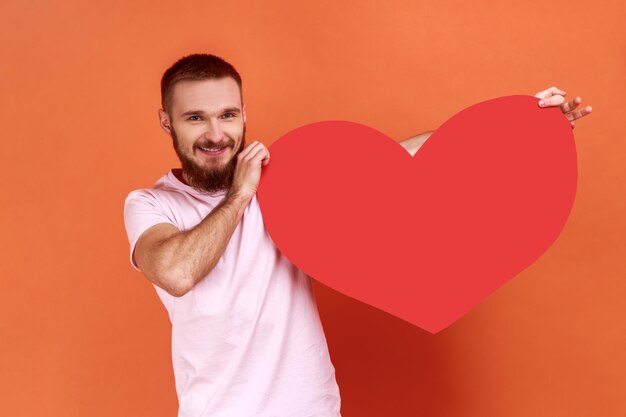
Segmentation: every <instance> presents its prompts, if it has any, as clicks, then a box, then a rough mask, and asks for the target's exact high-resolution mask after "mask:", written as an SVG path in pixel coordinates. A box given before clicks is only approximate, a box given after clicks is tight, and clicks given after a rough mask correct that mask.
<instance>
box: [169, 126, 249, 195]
mask: <svg viewBox="0 0 626 417" xmlns="http://www.w3.org/2000/svg"><path fill="white" fill-rule="evenodd" d="M171 131H172V138H173V144H174V150H175V151H176V155H178V159H179V160H180V163H181V165H182V169H183V173H184V176H183V177H184V178H185V179H186V181H187V183H188V185H189V186H191V187H193V188H195V189H197V190H201V191H208V192H210V193H214V192H217V191H222V190H227V189H230V187H231V185H232V183H233V177H234V175H235V168H236V167H237V155H239V153H240V152H241V151H243V148H245V146H246V125H245V124H244V125H243V133H242V135H241V143H240V145H239V149H237V151H236V152H235V153H234V154H233V156H232V157H231V158H230V160H229V161H228V162H227V163H226V165H224V166H223V167H214V168H209V167H206V166H200V165H198V164H197V163H196V162H195V161H194V160H192V159H190V158H188V157H187V155H185V153H184V152H183V150H182V149H180V143H179V141H178V136H177V135H176V131H175V130H174V128H173V127H172V128H171ZM195 146H196V145H195V144H194V148H193V150H195V149H196V148H195ZM213 146H214V145H213ZM218 146H219V144H218ZM228 146H235V145H231V144H228Z"/></svg>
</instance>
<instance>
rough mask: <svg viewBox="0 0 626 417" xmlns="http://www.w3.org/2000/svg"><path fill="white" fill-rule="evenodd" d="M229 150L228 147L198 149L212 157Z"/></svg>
mask: <svg viewBox="0 0 626 417" xmlns="http://www.w3.org/2000/svg"><path fill="white" fill-rule="evenodd" d="M227 148H228V146H221V147H205V146H198V149H200V151H201V152H202V153H203V154H205V155H211V156H216V155H221V154H223V153H224V152H225V151H226V149H227Z"/></svg>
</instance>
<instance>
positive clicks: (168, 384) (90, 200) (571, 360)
mask: <svg viewBox="0 0 626 417" xmlns="http://www.w3.org/2000/svg"><path fill="white" fill-rule="evenodd" d="M0 15H1V16H2V18H3V19H2V29H0V30H1V31H2V36H1V39H0V48H1V50H0V51H1V53H2V56H1V62H0V71H1V73H0V75H1V77H0V91H1V98H2V104H1V105H2V111H1V115H0V117H2V132H3V137H4V140H3V144H2V152H1V156H0V158H1V160H0V162H1V163H0V167H1V169H2V179H3V180H2V193H1V194H0V199H1V200H0V203H1V205H0V206H1V207H2V209H1V210H2V211H1V213H2V216H0V227H1V231H2V241H1V242H2V248H1V249H2V250H1V255H0V256H1V258H0V261H1V265H2V277H3V281H2V282H3V284H4V285H3V287H4V288H3V291H2V292H0V393H1V394H0V395H1V398H0V415H3V416H13V417H17V416H64V417H67V416H93V417H96V416H174V415H176V410H177V401H176V394H175V389H174V380H173V373H172V369H171V357H170V345H169V337H170V323H169V321H168V318H167V315H166V312H165V309H164V308H163V306H162V305H161V303H160V301H159V300H158V298H157V296H156V294H155V292H154V290H153V289H152V287H151V285H150V284H149V282H148V281H147V280H146V279H145V278H144V277H143V276H142V275H141V274H140V273H138V272H134V271H133V270H132V268H131V266H130V264H129V261H128V242H127V240H126V234H125V231H124V226H123V220H122V209H123V200H124V198H125V196H126V195H127V193H128V192H129V191H130V190H132V189H136V188H141V187H145V186H150V185H152V184H153V183H154V181H155V180H156V179H157V178H158V177H160V176H161V175H162V174H164V173H165V172H166V171H167V170H168V169H169V168H171V167H173V166H176V164H177V160H176V156H175V154H174V152H173V149H172V147H171V143H170V141H169V138H168V137H167V136H166V135H165V134H164V133H163V132H162V131H161V130H160V129H159V127H158V122H157V108H158V107H159V80H160V77H161V74H162V73H163V71H164V70H165V69H166V68H167V67H168V66H169V65H170V64H172V63H173V62H174V61H175V60H176V59H178V58H179V57H181V56H183V55H185V54H189V53H193V52H209V53H214V54H217V55H220V56H223V57H224V58H225V59H227V60H228V61H230V62H232V63H233V64H234V65H235V67H236V68H237V69H238V70H239V71H240V73H241V74H242V76H243V79H244V97H245V103H246V109H247V114H248V138H249V140H255V139H260V140H262V141H263V142H264V143H265V144H266V145H268V146H269V145H270V144H271V143H272V142H273V141H274V140H276V139H277V138H278V137H280V136H281V135H282V134H283V133H285V132H287V131H289V130H291V129H293V128H295V127H297V126H299V125H302V124H305V123H310V122H313V121H318V120H324V119H346V120H353V121H358V122H361V123H365V124H368V125H370V126H372V127H374V128H376V129H378V130H381V131H383V132H385V133H387V134H388V135H389V136H391V137H393V138H396V139H397V140H402V139H405V138H407V137H409V136H412V135H414V134H417V133H419V132H422V131H425V130H431V129H436V128H437V127H438V126H439V125H440V124H442V123H443V122H444V121H445V120H446V119H447V118H448V117H450V116H451V115H453V114H454V113H456V112H457V111H459V110H461V109H463V108H465V107H467V106H469V105H471V104H473V103H476V102H479V101H483V100H486V99H489V98H493V97H498V96H503V95H509V94H531V95H532V94H534V93H536V92H538V91H540V90H543V89H544V88H547V87H549V86H551V85H556V86H558V87H560V88H562V89H565V90H566V91H567V92H568V93H569V95H568V98H573V96H574V95H576V94H578V95H580V96H582V98H583V103H582V105H587V104H591V105H592V106H593V108H594V112H593V113H592V114H591V115H590V116H587V117H586V118H585V119H583V120H580V121H579V122H578V125H577V127H576V129H575V131H574V132H575V136H576V142H577V146H578V157H579V188H578V194H577V198H576V202H575V205H574V208H573V211H572V214H571V217H570V219H569V220H568V223H567V225H566V227H565V229H564V230H563V233H562V235H561V236H560V238H559V239H558V240H557V241H556V242H555V244H554V245H553V246H552V247H551V248H550V249H549V250H548V251H547V252H546V254H545V255H544V256H543V257H542V258H541V259H539V260H538V261H537V262H536V263H535V264H534V265H532V266H531V267H529V268H528V269H527V270H525V271H524V272H523V273H521V274H520V275H519V276H518V277H516V278H515V279H513V280H512V281H510V282H509V283H508V284H507V285H505V286H504V287H502V288H501V289H499V290H497V291H496V292H495V293H494V294H492V295H491V296H490V297H489V298H488V299H486V300H484V301H483V302H482V303H481V304H480V305H479V306H478V307H477V308H476V309H474V310H473V311H472V312H471V313H470V314H468V315H467V316H466V317H464V318H463V319H461V320H460V321H459V322H457V323H456V324H454V325H453V326H451V327H450V328H448V329H446V330H445V331H443V332H442V333H440V334H437V335H434V336H433V335H430V334H428V333H426V332H424V331H422V330H419V329H417V328H414V327H412V326H411V325H409V324H407V323H405V322H402V321H400V320H398V319H395V318H393V317H391V316H389V315H387V314H385V313H382V312H380V311H377V310H375V309H373V308H371V307H368V306H365V305H362V304H360V303H358V302H356V301H354V300H352V299H349V298H347V297H344V296H342V295H340V294H337V293H335V292H334V291H332V290H330V289H328V288H326V287H324V286H321V285H316V286H315V289H316V293H317V297H318V301H319V306H320V310H321V315H322V319H323V323H324V326H325V330H326V334H327V338H328V342H329V346H330V350H331V357H332V359H333V363H334V365H335V367H336V369H337V380H338V383H339V386H340V390H341V394H342V411H343V415H344V417H352V416H360V417H364V416H415V415H420V416H434V417H439V416H476V417H486V416H551V417H554V416H568V417H571V416H590V415H598V416H609V415H610V416H615V415H623V413H624V410H626V381H625V379H626V359H625V355H626V324H624V323H625V322H626V302H625V301H624V300H625V299H626V279H625V278H626V262H625V258H626V257H625V256H624V255H625V253H626V237H625V236H626V220H625V216H624V214H625V212H626V193H625V192H624V184H625V180H624V179H625V178H626V177H625V174H626V164H624V162H623V161H624V160H626V145H625V143H624V130H625V129H624V128H625V126H624V105H623V98H624V97H625V96H626V91H625V90H626V85H625V84H626V83H625V75H626V41H625V40H626V34H625V32H626V30H625V29H624V26H623V22H624V21H625V20H626V6H624V3H623V2H621V1H618V0H613V1H609V0H600V1H594V2H586V1H581V0H576V1H565V0H558V1H552V2H549V1H537V0H531V1H530V2H515V3H511V4H508V5H505V4H504V3H502V2H499V1H495V0H493V1H474V2H471V3H470V2H466V3H464V4H461V2H445V1H437V2H435V1H430V2H424V1H399V0H396V1H394V0H390V1H386V2H384V3H383V2H368V3H365V2H357V1H345V2H334V1H328V0H322V1H317V2H315V3H314V4H311V5H296V4H294V2H288V1H274V2H252V1H248V2H207V1H195V0H192V1H187V2H169V3H166V2H164V1H135V2H130V3H126V2H122V1H111V2H103V3H101V4H100V3H95V2H93V3H91V2H85V1H63V2H42V1H32V2H17V1H11V2H7V1H4V2H2V5H0ZM537 151H538V152H540V151H541V150H540V149H538V150H537ZM529 169H532V167H529Z"/></svg>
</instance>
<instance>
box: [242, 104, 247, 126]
mask: <svg viewBox="0 0 626 417" xmlns="http://www.w3.org/2000/svg"><path fill="white" fill-rule="evenodd" d="M242 113H243V122H244V123H245V122H246V105H245V104H244V105H243V108H242Z"/></svg>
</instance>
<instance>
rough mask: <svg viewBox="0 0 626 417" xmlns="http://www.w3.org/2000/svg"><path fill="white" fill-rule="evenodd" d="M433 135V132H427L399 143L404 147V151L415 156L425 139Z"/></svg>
mask: <svg viewBox="0 0 626 417" xmlns="http://www.w3.org/2000/svg"><path fill="white" fill-rule="evenodd" d="M433 133H435V132H434V131H432V130H431V131H428V132H424V133H420V134H419V135H417V136H413V137H411V138H408V139H406V140H403V141H402V142H399V143H400V145H402V146H403V147H404V149H406V150H407V151H408V152H409V153H410V154H411V156H413V155H415V153H416V152H417V150H418V149H419V148H420V147H421V146H422V145H423V144H424V142H426V139H428V137H429V136H430V135H432V134H433Z"/></svg>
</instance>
